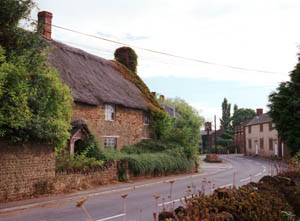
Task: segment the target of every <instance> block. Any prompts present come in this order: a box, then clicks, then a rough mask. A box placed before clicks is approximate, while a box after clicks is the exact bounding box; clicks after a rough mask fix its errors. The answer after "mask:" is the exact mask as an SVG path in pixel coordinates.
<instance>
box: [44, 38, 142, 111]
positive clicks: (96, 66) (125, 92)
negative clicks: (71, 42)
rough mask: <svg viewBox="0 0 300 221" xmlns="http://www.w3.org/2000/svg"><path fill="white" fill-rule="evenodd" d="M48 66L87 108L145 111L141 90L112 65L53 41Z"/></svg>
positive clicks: (109, 62)
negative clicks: (109, 105)
mask: <svg viewBox="0 0 300 221" xmlns="http://www.w3.org/2000/svg"><path fill="white" fill-rule="evenodd" d="M47 41H48V43H49V44H50V46H52V47H53V50H52V51H51V52H50V56H49V61H50V63H51V64H52V65H53V66H54V67H55V68H57V69H58V70H59V72H60V77H61V79H62V80H63V82H64V83H65V84H67V85H68V86H69V87H70V88H71V90H72V95H73V98H74V101H75V102H80V103H85V104H89V105H95V106H98V105H101V104H104V103H112V104H117V105H122V106H124V107H130V108H135V109H142V110H147V109H148V107H147V105H146V101H145V99H144V98H143V95H142V93H141V91H140V90H139V89H138V88H137V87H136V86H135V85H134V84H133V83H132V82H130V81H129V80H126V79H125V78H124V77H123V76H122V74H121V73H120V71H119V70H118V66H117V65H116V64H115V63H114V62H113V61H109V60H106V59H103V58H100V57H97V56H95V55H92V54H89V53H87V52H85V51H83V50H80V49H77V48H73V47H70V46H68V45H65V44H62V43H60V42H57V41H54V40H47Z"/></svg>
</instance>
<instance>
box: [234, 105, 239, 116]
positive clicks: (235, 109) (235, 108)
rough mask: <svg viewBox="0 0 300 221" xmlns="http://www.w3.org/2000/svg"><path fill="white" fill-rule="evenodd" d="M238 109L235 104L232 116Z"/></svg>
mask: <svg viewBox="0 0 300 221" xmlns="http://www.w3.org/2000/svg"><path fill="white" fill-rule="evenodd" d="M238 109H239V107H238V106H237V104H235V105H234V106H233V114H234V113H235V112H236V111H237V110H238Z"/></svg>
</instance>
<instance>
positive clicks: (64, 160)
mask: <svg viewBox="0 0 300 221" xmlns="http://www.w3.org/2000/svg"><path fill="white" fill-rule="evenodd" d="M89 149H90V148H87V149H86V150H85V151H83V152H81V153H80V154H73V155H70V154H69V153H68V152H66V151H60V152H59V153H56V169H57V170H59V171H89V170H91V169H96V168H99V167H101V166H102V165H103V164H104V161H103V160H97V159H96V158H94V157H87V153H88V152H89Z"/></svg>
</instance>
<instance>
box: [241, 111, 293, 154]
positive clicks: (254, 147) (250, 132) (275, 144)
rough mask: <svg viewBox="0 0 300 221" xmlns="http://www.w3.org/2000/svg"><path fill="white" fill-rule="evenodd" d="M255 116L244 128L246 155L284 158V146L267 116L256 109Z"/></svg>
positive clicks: (285, 150)
mask: <svg viewBox="0 0 300 221" xmlns="http://www.w3.org/2000/svg"><path fill="white" fill-rule="evenodd" d="M256 112H257V116H256V117H254V118H253V119H252V120H251V121H250V122H249V123H248V124H247V125H246V126H245V136H246V137H245V139H246V153H245V154H246V155H252V156H255V155H257V156H264V157H272V156H277V157H286V156H288V151H287V149H286V145H285V144H284V143H283V142H281V140H280V139H279V138H278V132H277V130H276V129H275V128H274V127H275V125H274V123H273V122H272V119H271V118H270V117H269V115H268V114H264V113H263V109H257V110H256Z"/></svg>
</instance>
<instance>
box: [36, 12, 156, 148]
mask: <svg viewBox="0 0 300 221" xmlns="http://www.w3.org/2000/svg"><path fill="white" fill-rule="evenodd" d="M38 18H39V23H42V24H43V25H42V33H43V36H44V38H45V40H46V41H47V43H48V44H49V45H50V47H51V48H52V50H51V51H50V53H49V62H50V64H51V65H52V66H53V67H55V68H57V69H58V71H59V73H60V77H61V79H62V81H63V82H64V83H65V84H67V85H68V86H69V87H70V89H71V91H72V95H73V99H74V106H73V109H74V112H73V117H72V119H73V121H78V120H80V121H83V122H85V124H86V125H87V126H88V128H89V131H90V132H91V133H92V134H94V135H95V136H96V137H97V139H98V141H99V143H100V144H101V146H103V147H115V148H117V149H121V148H122V147H123V146H125V145H132V144H135V143H138V142H139V141H141V140H143V139H150V134H151V133H150V132H151V127H150V120H149V112H150V111H149V108H148V105H147V104H148V103H147V101H146V100H145V96H144V94H143V92H141V90H140V89H139V88H138V87H137V86H136V85H135V84H134V83H132V82H131V81H130V80H128V79H126V78H125V77H124V71H128V70H127V69H126V68H124V67H123V69H120V66H119V65H118V64H117V63H116V62H115V61H111V60H106V59H103V58H100V57H97V56H95V55H92V54H89V53H87V52H85V51H83V50H80V49H77V48H73V47H70V46H68V45H66V44H63V43H61V42H58V41H55V40H53V39H52V38H51V22H52V14H51V13H49V12H45V11H44V12H40V13H39V15H38ZM136 79H140V78H139V77H138V76H137V77H136ZM158 105H159V104H158ZM81 134H82V133H81V132H80V131H79V130H76V131H75V130H74V133H73V134H72V136H71V138H70V142H69V148H70V152H71V153H74V152H76V142H78V141H80V139H82V136H81Z"/></svg>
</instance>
